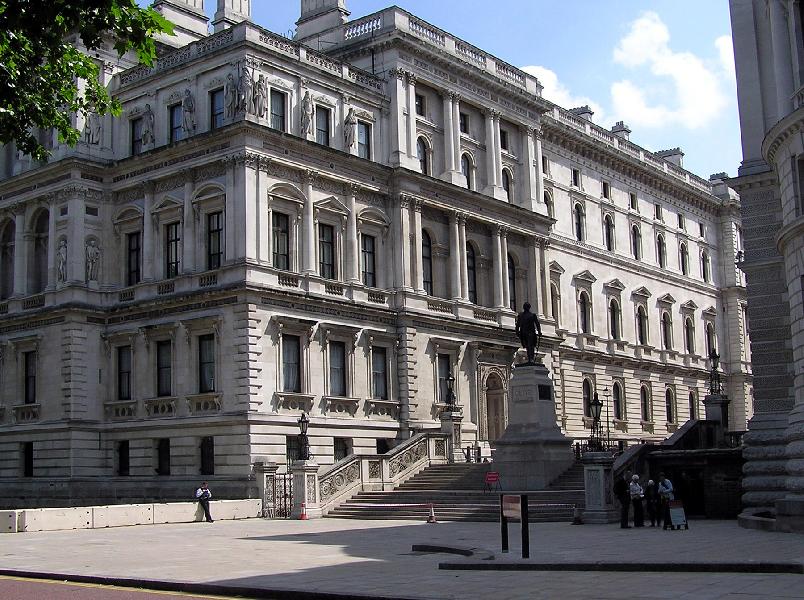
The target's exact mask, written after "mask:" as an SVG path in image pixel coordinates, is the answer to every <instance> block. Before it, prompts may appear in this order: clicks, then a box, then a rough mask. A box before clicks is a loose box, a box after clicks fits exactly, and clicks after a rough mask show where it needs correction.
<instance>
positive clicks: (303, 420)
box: [298, 413, 310, 460]
mask: <svg viewBox="0 0 804 600" xmlns="http://www.w3.org/2000/svg"><path fill="white" fill-rule="evenodd" d="M298 423H299V432H300V433H299V460H310V439H309V438H308V437H307V428H308V427H309V426H310V418H309V417H308V416H307V413H302V414H301V417H299V421H298Z"/></svg>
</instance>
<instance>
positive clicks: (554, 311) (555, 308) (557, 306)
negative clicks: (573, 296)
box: [550, 283, 561, 326]
mask: <svg viewBox="0 0 804 600" xmlns="http://www.w3.org/2000/svg"><path fill="white" fill-rule="evenodd" d="M550 314H551V315H552V316H553V320H554V321H555V322H556V326H558V316H559V314H561V296H560V295H559V293H558V286H557V285H556V284H554V283H553V284H550Z"/></svg>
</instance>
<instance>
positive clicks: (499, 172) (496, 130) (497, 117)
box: [492, 110, 502, 187]
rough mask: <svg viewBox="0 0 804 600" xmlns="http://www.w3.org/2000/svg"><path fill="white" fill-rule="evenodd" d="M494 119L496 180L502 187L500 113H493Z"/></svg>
mask: <svg viewBox="0 0 804 600" xmlns="http://www.w3.org/2000/svg"><path fill="white" fill-rule="evenodd" d="M492 117H493V119H494V164H495V167H494V180H495V181H496V184H495V185H497V186H498V187H499V186H501V185H502V143H501V142H500V113H499V112H498V111H496V110H495V111H493V112H492Z"/></svg>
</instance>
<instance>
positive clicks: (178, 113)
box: [168, 104, 184, 144]
mask: <svg viewBox="0 0 804 600" xmlns="http://www.w3.org/2000/svg"><path fill="white" fill-rule="evenodd" d="M168 111H169V114H170V143H171V144H172V143H173V142H178V141H179V140H181V139H182V138H183V137H184V129H182V121H183V119H184V113H183V111H182V108H181V104H174V105H173V106H171V107H170V108H168Z"/></svg>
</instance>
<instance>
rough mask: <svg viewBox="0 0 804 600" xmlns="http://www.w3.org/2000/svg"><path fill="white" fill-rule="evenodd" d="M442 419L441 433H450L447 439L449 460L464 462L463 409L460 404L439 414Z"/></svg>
mask: <svg viewBox="0 0 804 600" xmlns="http://www.w3.org/2000/svg"><path fill="white" fill-rule="evenodd" d="M439 419H440V420H441V433H446V434H447V435H449V439H448V440H447V445H448V448H447V460H448V461H449V462H463V460H464V458H463V448H462V447H461V423H462V421H463V410H462V409H461V407H460V406H454V407H452V410H449V409H447V410H445V411H444V412H442V413H441V414H440V415H439Z"/></svg>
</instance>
